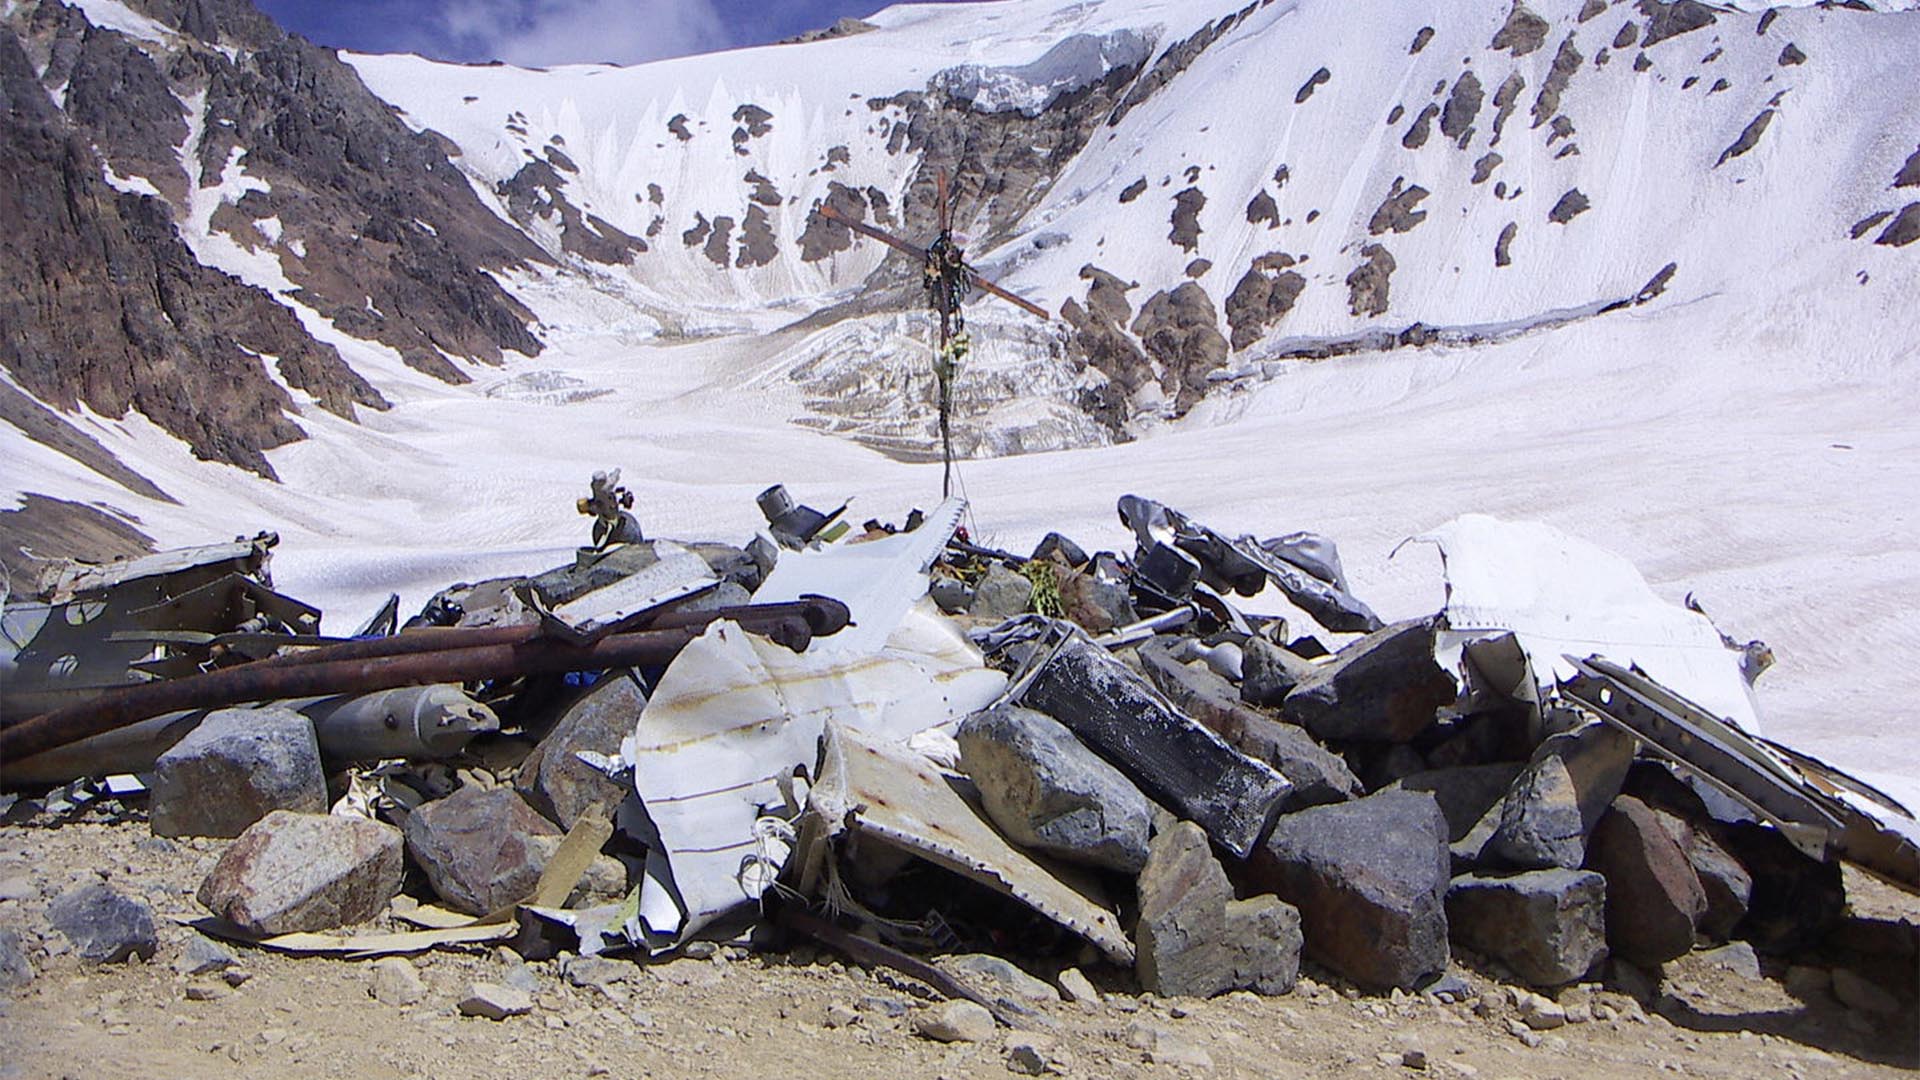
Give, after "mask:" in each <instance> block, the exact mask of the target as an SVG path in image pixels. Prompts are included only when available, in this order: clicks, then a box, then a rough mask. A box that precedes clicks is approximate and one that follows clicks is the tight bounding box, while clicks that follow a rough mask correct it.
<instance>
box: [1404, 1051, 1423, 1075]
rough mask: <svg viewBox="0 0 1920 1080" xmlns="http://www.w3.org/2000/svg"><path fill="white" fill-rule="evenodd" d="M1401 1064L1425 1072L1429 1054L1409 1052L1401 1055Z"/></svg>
mask: <svg viewBox="0 0 1920 1080" xmlns="http://www.w3.org/2000/svg"><path fill="white" fill-rule="evenodd" d="M1400 1064H1402V1065H1405V1066H1406V1067H1407V1068H1409V1069H1415V1070H1420V1071H1425V1070H1426V1067H1427V1052H1426V1051H1425V1050H1408V1051H1406V1052H1405V1053H1402V1054H1401V1055H1400Z"/></svg>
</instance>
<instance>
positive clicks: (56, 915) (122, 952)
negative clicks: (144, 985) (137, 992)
mask: <svg viewBox="0 0 1920 1080" xmlns="http://www.w3.org/2000/svg"><path fill="white" fill-rule="evenodd" d="M47 921H48V922H49V923H52V924H53V928H54V929H55V930H58V931H60V932H61V933H62V934H64V935H66V938H67V940H69V941H71V942H73V946H74V948H76V949H78V950H79V952H80V956H81V957H82V958H83V959H86V960H90V961H92V962H94V963H96V964H113V963H119V962H120V961H122V960H126V959H128V958H129V957H133V956H138V957H140V958H141V959H142V960H150V959H152V958H153V954H154V952H155V951H156V950H158V949H159V947H160V941H159V938H158V937H157V936H156V935H155V932H154V928H153V912H152V910H151V909H149V908H148V907H147V905H146V904H144V903H142V902H141V901H139V900H135V899H132V898H131V897H127V896H122V895H121V894H119V893H117V892H115V891H113V890H112V889H110V888H108V887H107V886H105V885H83V886H81V887H80V888H78V889H74V890H72V891H70V892H65V893H62V894H60V895H59V896H57V897H55V898H54V900H53V902H52V903H50V904H48V905H47Z"/></svg>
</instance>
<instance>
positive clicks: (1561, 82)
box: [1533, 34, 1586, 127]
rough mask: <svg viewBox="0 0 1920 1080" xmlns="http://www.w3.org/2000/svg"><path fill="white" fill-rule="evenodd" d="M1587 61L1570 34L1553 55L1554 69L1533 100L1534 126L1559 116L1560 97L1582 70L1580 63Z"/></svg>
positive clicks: (1550, 71)
mask: <svg viewBox="0 0 1920 1080" xmlns="http://www.w3.org/2000/svg"><path fill="white" fill-rule="evenodd" d="M1584 59H1586V58H1585V57H1583V56H1581V55H1580V50H1579V49H1577V48H1575V47H1574V44H1573V35H1572V34H1568V35H1567V37H1566V40H1564V41H1562V42H1561V43H1560V49H1559V51H1558V52H1556V53H1554V54H1553V67H1551V68H1549V69H1548V70H1547V77H1546V80H1545V81H1543V82H1542V83H1541V84H1540V93H1539V95H1538V96H1537V97H1535V98H1534V99H1533V126H1534V127H1539V126H1540V125H1542V124H1544V123H1546V122H1547V121H1548V120H1550V119H1552V118H1553V117H1555V116H1557V115H1559V112H1560V95H1561V94H1564V93H1566V90H1567V84H1569V83H1571V82H1572V81H1573V76H1574V74H1575V73H1576V72H1578V71H1579V70H1580V62H1581V61H1582V60H1584Z"/></svg>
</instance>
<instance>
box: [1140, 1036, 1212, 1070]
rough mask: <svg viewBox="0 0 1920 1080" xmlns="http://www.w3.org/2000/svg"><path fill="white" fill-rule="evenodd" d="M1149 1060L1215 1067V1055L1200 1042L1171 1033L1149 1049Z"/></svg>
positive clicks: (1171, 1063)
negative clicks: (1190, 1040)
mask: <svg viewBox="0 0 1920 1080" xmlns="http://www.w3.org/2000/svg"><path fill="white" fill-rule="evenodd" d="M1147 1060H1148V1061H1150V1062H1152V1063H1153V1064H1155V1065H1174V1066H1183V1067H1185V1068H1189V1069H1211V1068H1213V1055H1212V1054H1209V1053H1207V1051H1206V1048H1205V1047H1203V1046H1201V1045H1200V1044H1198V1043H1194V1042H1189V1041H1188V1040H1186V1039H1183V1038H1180V1037H1179V1036H1174V1035H1169V1036H1166V1037H1164V1038H1161V1039H1159V1040H1158V1041H1156V1042H1155V1043H1154V1044H1153V1046H1152V1048H1150V1049H1149V1050H1148V1051H1147Z"/></svg>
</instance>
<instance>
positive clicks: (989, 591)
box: [968, 563, 1033, 619]
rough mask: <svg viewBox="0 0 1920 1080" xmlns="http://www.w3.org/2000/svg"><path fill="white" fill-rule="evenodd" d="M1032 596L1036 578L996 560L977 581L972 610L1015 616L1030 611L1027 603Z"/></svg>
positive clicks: (980, 613)
mask: <svg viewBox="0 0 1920 1080" xmlns="http://www.w3.org/2000/svg"><path fill="white" fill-rule="evenodd" d="M1032 599H1033V582H1031V581H1028V580H1027V579H1026V578H1025V577H1022V576H1021V575H1019V574H1016V573H1014V572H1013V571H1011V570H1009V569H1007V568H1006V567H1004V566H1002V565H1000V564H999V563H993V564H991V565H989V566H988V567H987V572H986V574H985V575H983V576H982V577H981V578H980V580H979V581H978V582H977V583H975V584H974V586H973V606H972V607H971V608H969V609H968V613H969V614H972V615H977V616H979V617H981V618H983V619H1011V618H1013V617H1014V616H1015V615H1018V614H1020V613H1021V612H1024V611H1026V610H1027V603H1028V601H1030V600H1032Z"/></svg>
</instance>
